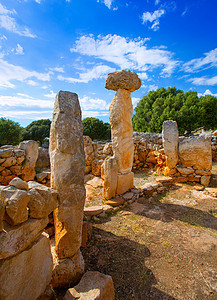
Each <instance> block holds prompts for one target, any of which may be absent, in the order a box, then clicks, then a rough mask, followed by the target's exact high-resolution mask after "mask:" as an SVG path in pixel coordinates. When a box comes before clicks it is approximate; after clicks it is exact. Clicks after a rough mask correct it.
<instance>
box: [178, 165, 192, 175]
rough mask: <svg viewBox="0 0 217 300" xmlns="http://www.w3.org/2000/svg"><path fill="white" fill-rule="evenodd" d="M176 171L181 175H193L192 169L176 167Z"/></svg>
mask: <svg viewBox="0 0 217 300" xmlns="http://www.w3.org/2000/svg"><path fill="white" fill-rule="evenodd" d="M177 170H178V171H179V173H181V174H182V175H190V174H193V173H194V169H193V168H191V167H186V168H184V167H177Z"/></svg>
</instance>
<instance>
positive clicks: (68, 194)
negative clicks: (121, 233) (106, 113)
mask: <svg viewBox="0 0 217 300" xmlns="http://www.w3.org/2000/svg"><path fill="white" fill-rule="evenodd" d="M49 151H50V160H51V187H52V188H53V189H55V190H57V191H58V192H59V207H58V208H57V209H55V211H54V225H55V240H56V252H57V255H58V257H59V258H66V257H72V256H74V255H75V254H76V253H77V252H78V250H79V248H80V246H81V239H82V224H83V208H84V202H85V194H86V193H85V187H84V170H85V153H84V143H83V124H82V121H81V108H80V105H79V101H78V96H77V94H74V93H70V92H64V91H60V92H58V94H57V96H56V101H55V104H54V112H53V120H52V123H51V131H50V149H49Z"/></svg>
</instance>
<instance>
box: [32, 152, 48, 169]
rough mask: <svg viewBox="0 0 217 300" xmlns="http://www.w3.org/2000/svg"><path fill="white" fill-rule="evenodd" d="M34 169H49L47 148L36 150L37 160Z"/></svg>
mask: <svg viewBox="0 0 217 300" xmlns="http://www.w3.org/2000/svg"><path fill="white" fill-rule="evenodd" d="M35 166H36V168H49V167H50V157H49V151H48V149H47V148H44V147H39V148H38V158H37V161H36V165H35Z"/></svg>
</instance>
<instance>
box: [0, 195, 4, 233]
mask: <svg viewBox="0 0 217 300" xmlns="http://www.w3.org/2000/svg"><path fill="white" fill-rule="evenodd" d="M4 215H5V205H4V203H3V201H2V200H1V199H0V231H2V230H3V227H4V226H3V220H4Z"/></svg>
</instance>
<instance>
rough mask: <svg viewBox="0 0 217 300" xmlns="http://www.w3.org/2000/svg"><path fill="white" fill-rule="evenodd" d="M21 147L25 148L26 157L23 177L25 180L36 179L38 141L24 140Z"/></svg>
mask: <svg viewBox="0 0 217 300" xmlns="http://www.w3.org/2000/svg"><path fill="white" fill-rule="evenodd" d="M19 148H20V149H22V150H25V153H26V159H25V161H24V163H23V175H22V179H23V180H25V181H29V180H34V178H35V165H36V161H37V159H38V143H37V142H36V141H31V140H30V141H23V142H21V143H20V145H19Z"/></svg>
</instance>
